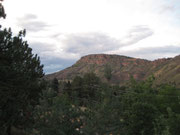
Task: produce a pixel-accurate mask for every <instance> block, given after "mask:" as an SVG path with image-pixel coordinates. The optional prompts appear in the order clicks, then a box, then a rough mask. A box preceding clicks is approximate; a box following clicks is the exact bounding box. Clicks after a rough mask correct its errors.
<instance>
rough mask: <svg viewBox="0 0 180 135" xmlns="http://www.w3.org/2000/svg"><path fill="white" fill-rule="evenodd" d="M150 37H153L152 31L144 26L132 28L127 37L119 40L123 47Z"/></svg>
mask: <svg viewBox="0 0 180 135" xmlns="http://www.w3.org/2000/svg"><path fill="white" fill-rule="evenodd" d="M152 35H153V31H152V29H150V28H149V27H148V26H146V25H138V26H134V27H133V28H132V29H131V30H130V31H129V33H128V34H127V36H126V37H125V38H124V39H122V40H121V43H122V44H124V45H131V44H135V43H137V42H139V41H141V40H143V39H145V38H147V37H149V36H152Z"/></svg>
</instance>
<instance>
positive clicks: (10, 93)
mask: <svg viewBox="0 0 180 135" xmlns="http://www.w3.org/2000/svg"><path fill="white" fill-rule="evenodd" d="M24 36H25V31H20V32H19V35H18V36H12V32H11V30H10V29H9V30H6V29H5V30H4V31H3V30H1V31H0V127H1V130H0V132H3V131H5V130H6V132H7V134H10V128H11V126H15V125H16V126H21V127H22V126H23V125H25V123H26V122H28V121H29V119H30V114H31V108H33V106H35V105H36V104H37V102H38V99H39V93H40V92H41V87H42V85H41V84H42V83H41V81H40V78H41V77H43V75H44V73H43V65H41V64H40V58H39V57H38V56H37V55H33V54H32V49H31V48H29V46H28V43H27V42H26V41H24V40H23V37H24ZM0 134H4V133H0Z"/></svg>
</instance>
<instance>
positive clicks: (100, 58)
mask: <svg viewBox="0 0 180 135" xmlns="http://www.w3.org/2000/svg"><path fill="white" fill-rule="evenodd" d="M125 59H126V60H128V59H129V60H134V58H131V57H126V56H120V55H108V54H91V55H87V56H83V57H81V59H80V60H79V61H77V63H76V64H82V63H87V64H96V65H106V64H110V63H111V62H115V63H116V62H120V61H122V62H123V61H124V60H125Z"/></svg>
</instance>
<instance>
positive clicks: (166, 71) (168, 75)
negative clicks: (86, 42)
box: [46, 54, 180, 86]
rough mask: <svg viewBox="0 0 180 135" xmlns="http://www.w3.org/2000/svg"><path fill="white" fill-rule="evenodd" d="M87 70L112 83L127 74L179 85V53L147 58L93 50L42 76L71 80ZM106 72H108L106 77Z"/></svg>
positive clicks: (127, 77)
mask: <svg viewBox="0 0 180 135" xmlns="http://www.w3.org/2000/svg"><path fill="white" fill-rule="evenodd" d="M108 70H109V72H108ZM89 72H94V73H96V75H97V76H99V77H100V78H101V79H102V80H103V81H105V82H109V83H112V84H120V85H122V84H125V83H126V82H128V81H129V80H130V77H131V76H133V77H134V78H135V79H136V80H144V79H146V78H148V77H149V76H150V75H154V76H155V77H156V82H157V83H164V82H175V83H176V84H177V85H178V86H180V56H177V57H175V58H168V59H165V58H163V59H158V60H155V61H149V60H144V59H139V58H132V57H127V56H120V55H107V54H93V55H87V56H84V57H82V58H81V59H80V60H79V61H77V62H76V63H75V64H74V65H72V66H71V67H69V68H66V69H64V70H62V71H59V72H56V73H53V74H49V75H46V78H47V79H53V78H55V77H56V78H57V79H58V80H72V79H73V78H74V77H75V76H83V75H84V74H85V73H89ZM106 72H108V73H109V75H110V78H109V79H108V78H107V77H106Z"/></svg>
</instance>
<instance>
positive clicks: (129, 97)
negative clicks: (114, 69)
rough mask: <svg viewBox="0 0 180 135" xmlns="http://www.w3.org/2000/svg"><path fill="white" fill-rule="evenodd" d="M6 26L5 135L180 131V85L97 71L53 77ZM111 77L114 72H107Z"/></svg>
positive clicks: (0, 37)
mask: <svg viewBox="0 0 180 135" xmlns="http://www.w3.org/2000/svg"><path fill="white" fill-rule="evenodd" d="M24 35H25V31H21V32H20V33H19V35H18V36H13V35H12V32H11V30H6V29H5V30H4V31H3V30H1V31H0V135H15V134H16V135H80V134H81V135H178V134H179V133H180V124H179V123H180V90H179V89H177V88H176V86H175V85H172V84H161V85H155V84H154V83H153V82H154V80H155V78H154V77H153V76H152V77H150V78H149V79H147V80H146V81H142V82H136V81H135V80H134V79H133V78H132V79H131V80H130V82H129V84H127V85H126V86H121V87H120V86H118V85H110V84H108V83H103V82H101V79H100V78H98V77H97V76H96V75H95V74H94V73H87V74H85V75H84V76H83V77H80V76H77V77H75V78H74V79H73V80H72V81H71V82H70V81H68V82H59V81H58V80H57V79H56V78H55V79H54V80H52V81H51V82H48V81H45V80H43V79H42V77H43V75H44V74H43V65H41V64H40V59H39V57H38V56H37V55H33V54H32V49H31V48H29V47H28V44H27V42H26V41H24V40H23V37H24ZM107 77H108V78H110V72H109V74H108V75H107Z"/></svg>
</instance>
